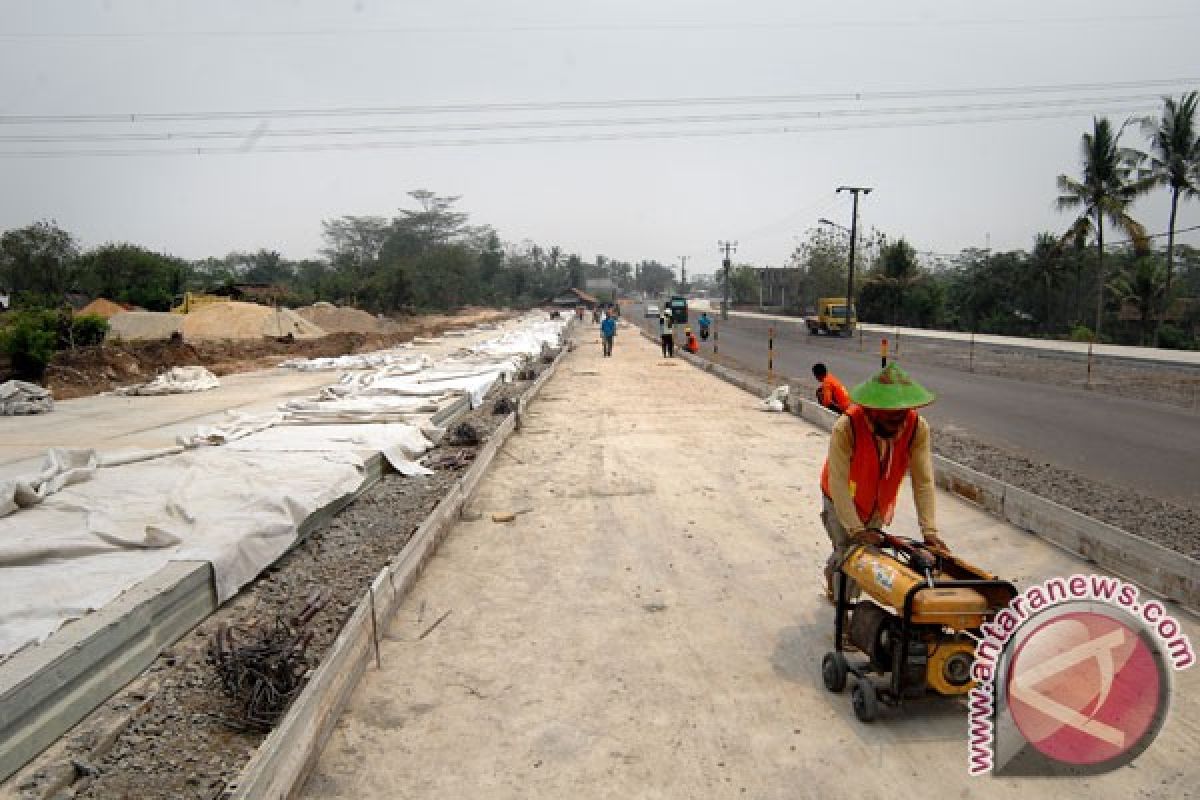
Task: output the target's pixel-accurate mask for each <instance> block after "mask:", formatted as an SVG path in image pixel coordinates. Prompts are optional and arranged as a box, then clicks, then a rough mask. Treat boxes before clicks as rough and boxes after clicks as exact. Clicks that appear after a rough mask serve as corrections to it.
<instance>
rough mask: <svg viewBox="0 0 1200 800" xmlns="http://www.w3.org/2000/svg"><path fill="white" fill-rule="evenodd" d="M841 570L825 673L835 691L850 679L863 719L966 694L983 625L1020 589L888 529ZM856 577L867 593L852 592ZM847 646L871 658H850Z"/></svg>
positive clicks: (857, 712) (823, 667)
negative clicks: (882, 710) (932, 697)
mask: <svg viewBox="0 0 1200 800" xmlns="http://www.w3.org/2000/svg"><path fill="white" fill-rule="evenodd" d="M838 577H839V580H838V581H836V584H837V592H836V598H835V600H836V604H835V606H836V607H835V615H834V643H835V644H834V649H833V650H832V651H830V652H828V653H826V654H825V658H824V659H823V660H822V662H821V677H822V679H823V680H824V682H825V688H826V689H828V690H829V691H831V692H841V691H842V690H843V689H845V688H846V683H847V679H848V678H849V677H850V676H853V677H854V686H853V687H852V689H851V701H852V703H853V705H854V713H855V716H857V717H858V718H859V719H860V720H861V721H863V722H871V721H872V720H874V719H875V718H876V716H877V715H878V714H879V706H880V703H886V704H889V705H896V706H899V705H902V704H903V703H904V701H905V700H906V699H915V698H919V697H923V696H924V695H926V694H927V693H928V692H929V691H931V690H932V691H933V692H936V693H937V694H940V695H960V694H966V693H967V692H968V691H970V690H971V687H972V685H973V684H972V680H971V667H972V664H973V660H974V653H975V640H976V639H978V637H979V628H980V626H981V625H983V623H984V622H985V621H987V620H988V619H990V618H991V617H993V616H994V615H995V614H996V613H998V612H999V611H1000V610H1001V609H1003V608H1004V607H1005V606H1007V605H1008V603H1009V601H1011V600H1012V598H1013V597H1015V596H1016V594H1017V590H1016V587H1014V586H1013V585H1012V584H1011V583H1009V582H1008V581H1004V580H1000V579H999V578H997V577H996V576H995V575H992V574H991V573H989V572H985V571H984V570H982V569H980V568H978V567H976V566H974V565H973V564H969V563H967V562H966V561H963V560H962V559H960V558H958V557H956V556H954V555H951V554H949V553H944V552H938V551H934V550H931V549H929V548H926V547H925V546H924V545H922V544H920V543H918V542H914V541H913V540H911V539H906V538H904V537H900V536H892V535H890V534H885V535H884V541H883V543H882V544H881V545H880V546H878V547H859V548H858V549H856V550H854V551H853V552H852V553H851V554H850V555H849V556H848V557H847V558H846V560H845V561H844V562H843V564H842V566H841V569H840V571H839V576H838ZM851 583H853V584H856V585H857V586H858V588H859V589H860V590H861V591H862V593H863V594H864V595H865V597H863V599H860V600H857V601H855V600H852V599H851V598H850V597H849V596H848V593H849V591H850V590H849V585H850V584H851ZM847 645H849V646H850V647H851V648H853V649H856V650H858V651H859V653H861V654H862V656H865V660H863V659H860V658H855V659H854V660H851V659H850V658H847V652H849V650H848V648H847ZM872 676H878V678H880V679H879V680H877V679H876V678H875V677H872Z"/></svg>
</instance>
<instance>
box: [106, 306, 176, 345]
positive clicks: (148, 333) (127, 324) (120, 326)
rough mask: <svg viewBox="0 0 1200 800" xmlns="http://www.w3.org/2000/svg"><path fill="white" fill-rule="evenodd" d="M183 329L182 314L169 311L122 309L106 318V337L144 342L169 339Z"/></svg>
mask: <svg viewBox="0 0 1200 800" xmlns="http://www.w3.org/2000/svg"><path fill="white" fill-rule="evenodd" d="M182 331H183V315H182V314H172V313H170V312H169V311H122V312H121V313H119V314H113V315H112V316H111V317H109V320H108V339H109V340H114V339H119V340H120V341H123V342H145V341H160V340H165V339H170V338H171V334H173V333H180V332H182Z"/></svg>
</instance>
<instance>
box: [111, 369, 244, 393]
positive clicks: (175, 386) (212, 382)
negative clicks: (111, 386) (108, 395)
mask: <svg viewBox="0 0 1200 800" xmlns="http://www.w3.org/2000/svg"><path fill="white" fill-rule="evenodd" d="M220 385H221V381H219V380H218V379H217V376H216V375H213V374H212V373H211V372H209V371H208V370H207V369H205V368H204V367H171V368H170V369H169V370H167V371H166V372H164V373H163V374H161V375H159V376H158V377H156V378H155V379H154V380H152V381H148V382H146V383H139V384H137V385H136V386H125V387H122V388H120V389H117V390H116V394H123V395H146V396H155V395H163V394H185V393H187V392H206V391H208V390H209V389H216V388H217V387H219V386H220Z"/></svg>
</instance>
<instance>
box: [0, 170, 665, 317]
mask: <svg viewBox="0 0 1200 800" xmlns="http://www.w3.org/2000/svg"><path fill="white" fill-rule="evenodd" d="M408 194H409V197H410V198H411V201H412V205H413V206H414V207H412V208H407V209H400V210H399V211H398V213H397V214H396V215H395V216H393V217H383V216H342V217H338V218H336V219H329V220H324V221H323V222H322V241H323V247H322V248H321V251H320V257H319V258H311V259H303V260H299V261H293V260H289V259H286V258H284V257H283V256H282V255H281V254H280V253H279V252H277V251H275V250H269V249H260V250H258V251H256V252H240V251H239V252H232V253H229V254H227V255H225V256H223V257H210V258H204V259H199V260H192V261H189V260H186V259H182V258H178V257H176V256H172V255H169V254H165V253H157V252H154V251H152V250H149V249H147V248H144V247H141V246H139V245H135V244H128V243H107V244H102V245H100V246H98V247H95V248H93V249H90V250H87V251H81V249H80V247H79V244H78V242H77V240H76V239H75V237H73V236H72V235H71V234H70V233H69V232H68V231H65V230H63V229H61V228H60V227H58V226H57V225H56V224H55V223H54V222H51V221H40V222H36V223H34V224H32V225H29V226H26V227H24V228H19V229H14V230H9V231H6V232H4V233H3V234H2V235H0V293H2V292H5V291H7V292H8V293H9V295H10V296H11V298H12V304H13V307H14V308H16V309H38V308H60V307H62V306H63V304H64V300H65V298H67V297H69V296H70V295H72V294H74V295H76V296H77V298H79V297H87V298H95V297H105V298H108V299H110V300H113V301H116V302H122V303H127V304H130V305H134V306H138V307H141V308H145V309H147V310H151V311H166V310H168V309H170V308H171V306H172V305H173V304H174V303H177V302H178V301H179V300H180V298H181V297H182V296H183V294H184V292H187V291H192V292H205V291H216V290H220V289H221V287H228V286H232V285H234V284H238V283H262V284H270V285H272V286H275V287H278V288H279V289H280V290H281V291H280V295H279V296H280V302H281V303H282V304H284V305H289V306H298V305H306V304H309V303H313V302H317V301H321V300H323V301H327V302H332V303H336V304H339V305H354V306H357V307H359V308H363V309H366V310H368V311H372V312H376V313H394V312H401V311H416V310H423V309H447V308H455V307H462V306H466V305H479V304H487V305H510V306H517V307H529V306H532V305H536V304H539V303H543V302H545V301H546V300H548V299H550V298H551V297H553V296H555V295H556V294H558V293H560V292H562V291H563V290H564V289H567V288H570V287H579V288H582V287H584V286H585V285H586V282H587V280H588V279H591V278H607V279H609V280H612V281H614V282H615V284H616V285H617V286H618V287H619V288H620V289H621V290H622V291H626V292H629V291H641V292H646V293H649V294H660V293H663V292H665V291H667V290H669V289H670V287H671V283H672V280H673V278H674V276H673V273H672V271H671V269H670V268H669V267H666V266H664V265H662V264H660V263H658V262H656V261H652V260H651V261H642V262H639V263H636V264H635V263H632V262H626V261H620V260H617V259H612V258H608V257H606V256H604V255H597V256H595V257H594V258H593V259H591V260H585V259H584V258H583V257H582V256H581V255H580V254H578V253H567V252H565V251H564V250H563V249H562V248H561V247H559V246H556V245H551V246H543V245H539V244H536V243H534V242H530V241H524V242H520V243H507V242H504V241H502V240H501V239H500V236H499V235H498V234H497V232H496V231H495V230H494V229H493V228H492V227H490V226H488V225H472V224H471V223H470V220H469V217H468V215H467V214H466V213H463V212H461V211H458V210H457V209H456V205H455V204H456V203H457V201H458V199H459V198H457V197H446V196H441V195H437V194H435V193H434V192H431V191H428V190H424V189H420V190H416V191H412V192H409V193H408Z"/></svg>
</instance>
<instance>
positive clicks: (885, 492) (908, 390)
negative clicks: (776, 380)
mask: <svg viewBox="0 0 1200 800" xmlns="http://www.w3.org/2000/svg"><path fill="white" fill-rule="evenodd" d="M934 399H935V397H934V395H933V393H931V392H929V391H927V390H926V389H925V388H924V387H923V386H921V385H920V384H919V383H917V382H916V381H914V380H913V379H912V378H910V377H909V376H908V374H907V373H906V372H905V371H904V370H902V369H900V367H899V366H897V365H896V364H894V363H893V364H888V365H887V366H886V367H884V368H883V369H882V370H880V371H879V372H878V373H876V374H875V376H874V377H872V378H871V379H870V380H869V381H867V382H866V383H862V384H859V385H858V386H855V387H854V389H853V390H852V391H851V392H850V400H851V401H852V402H851V404H850V406H849V407H848V408H847V409H846V412H845V413H844V414H843V415H842V416H841V417H839V418H838V421H837V422H835V423H834V425H833V433H832V435H831V436H830V438H829V454H828V456H827V457H826V459H825V466H824V467H823V468H822V470H821V495H822V497H823V499H824V507H823V509H822V511H821V521H822V522H823V523H825V531H826V533H828V534H829V540H830V542H831V543H832V544H833V552H832V553H830V555H829V558H828V560H827V561H826V562H825V588H826V593H827V594H828V596H829V598H830V600H832V599H833V598H834V597H835V596H836V595H835V594H834V590H835V588H836V587H835V586H834V583H833V582H834V577H835V576H836V575H838V574H840V573H839V572H838V568H839V567H840V566H841V565H842V562H843V561H844V560H845V558H846V556H848V555H849V554H850V552H851V550H853V549H854V548H855V547H858V546H862V545H878V544H880V543H882V541H883V535H882V531H883V528H884V526H885V525H890V524H891V522H892V515H893V514H894V513H895V510H896V497H897V496H898V495H899V493H900V484H901V482H902V481H903V480H904V475H905V473H908V474H910V475H911V476H912V493H913V501H914V503H915V505H916V507H917V522H918V524H919V525H920V527H921V535H922V537H923V538H924V540H925V544H926V545H928V546H929V547H932V548H935V549H939V550H943V551H945V550H946V549H947V548H946V543H945V542H943V541H942V540H941V537H939V536H938V530H937V521H936V509H935V506H934V496H935V491H934V483H933V452H932V448H931V447H930V437H929V423H927V422H926V421H925V420H924V418H922V417H921V416H920V415H919V414H918V413H917V412H916V409H918V408H921V407H923V406H927V405H929V404H930V403H932V402H933V401H934ZM847 589H848V591H847V597H855V596H857V594H858V589H857V587H847Z"/></svg>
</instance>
